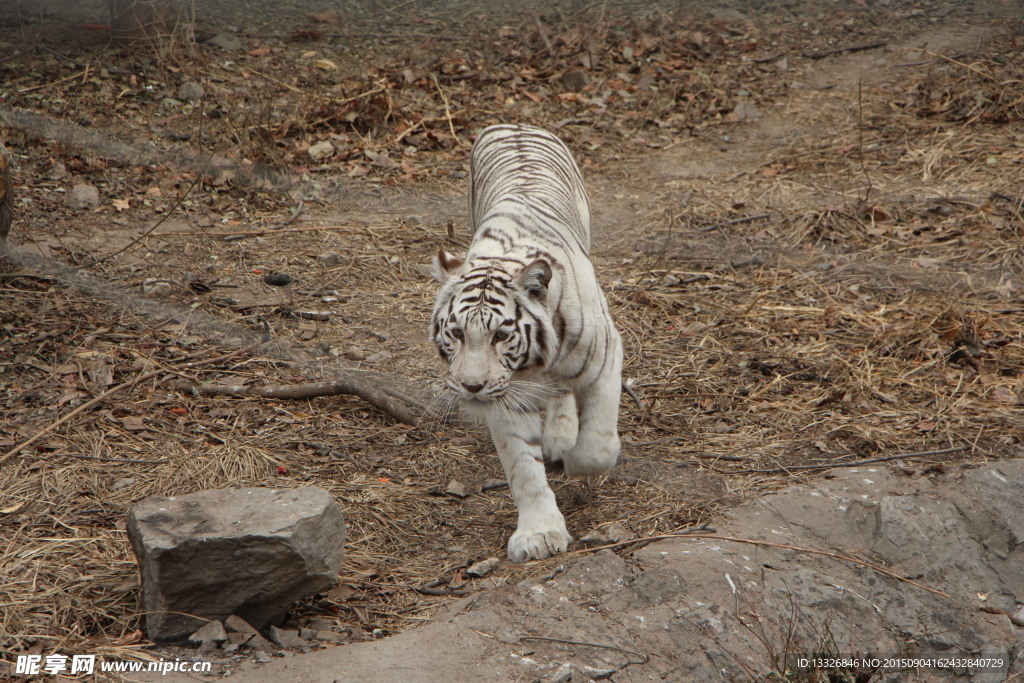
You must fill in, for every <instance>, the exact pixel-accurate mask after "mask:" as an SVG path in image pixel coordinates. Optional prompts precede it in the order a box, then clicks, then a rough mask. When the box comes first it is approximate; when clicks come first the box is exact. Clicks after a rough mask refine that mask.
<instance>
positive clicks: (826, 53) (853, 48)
mask: <svg viewBox="0 0 1024 683" xmlns="http://www.w3.org/2000/svg"><path fill="white" fill-rule="evenodd" d="M886 45H888V43H885V42H881V41H879V42H874V43H864V44H863V45H850V46H848V47H837V48H833V49H831V50H819V51H817V52H804V53H803V56H804V57H807V59H824V58H825V57H831V56H832V55H841V54H843V53H844V52H861V51H862V50H874V49H875V48H876V47H885V46H886Z"/></svg>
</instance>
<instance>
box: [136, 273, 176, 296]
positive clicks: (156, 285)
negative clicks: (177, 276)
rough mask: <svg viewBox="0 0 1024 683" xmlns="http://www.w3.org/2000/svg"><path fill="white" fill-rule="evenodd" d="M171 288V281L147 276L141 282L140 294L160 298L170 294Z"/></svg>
mask: <svg viewBox="0 0 1024 683" xmlns="http://www.w3.org/2000/svg"><path fill="white" fill-rule="evenodd" d="M173 289H174V287H172V286H171V283H170V282H167V281H166V280H158V279H155V278H147V279H146V280H144V281H143V282H142V294H143V296H145V297H146V298H147V299H160V298H163V297H166V296H170V294H171V291H172V290H173Z"/></svg>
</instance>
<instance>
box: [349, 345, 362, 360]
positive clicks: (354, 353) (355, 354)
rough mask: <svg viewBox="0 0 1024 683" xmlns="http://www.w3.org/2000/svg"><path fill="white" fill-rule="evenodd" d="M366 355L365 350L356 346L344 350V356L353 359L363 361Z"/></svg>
mask: <svg viewBox="0 0 1024 683" xmlns="http://www.w3.org/2000/svg"><path fill="white" fill-rule="evenodd" d="M366 355H367V354H366V351H364V350H363V349H360V348H358V347H356V348H352V349H349V350H348V351H346V352H345V358H348V359H349V360H355V361H364V360H366Z"/></svg>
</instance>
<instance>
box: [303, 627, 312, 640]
mask: <svg viewBox="0 0 1024 683" xmlns="http://www.w3.org/2000/svg"><path fill="white" fill-rule="evenodd" d="M299 638H302V639H303V640H316V629H312V628H300V629H299Z"/></svg>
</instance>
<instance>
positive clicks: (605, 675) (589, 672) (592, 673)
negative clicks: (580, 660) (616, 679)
mask: <svg viewBox="0 0 1024 683" xmlns="http://www.w3.org/2000/svg"><path fill="white" fill-rule="evenodd" d="M581 671H582V672H583V675H584V676H586V677H587V678H591V679H593V680H595V681H604V680H607V679H609V678H611V677H612V676H614V675H615V673H616V672H617V671H618V669H597V668H595V667H592V666H585V667H583V669H581Z"/></svg>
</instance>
